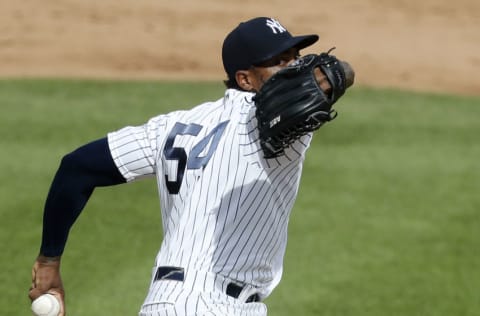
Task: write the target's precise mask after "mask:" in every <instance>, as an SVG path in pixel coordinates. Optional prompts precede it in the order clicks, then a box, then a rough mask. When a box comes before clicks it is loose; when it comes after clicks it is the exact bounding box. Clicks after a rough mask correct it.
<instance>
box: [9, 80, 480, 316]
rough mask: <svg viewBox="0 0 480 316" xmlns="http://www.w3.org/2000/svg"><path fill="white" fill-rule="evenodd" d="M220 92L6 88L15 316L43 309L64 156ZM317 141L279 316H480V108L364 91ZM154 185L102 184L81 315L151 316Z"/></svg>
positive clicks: (70, 298) (344, 105) (83, 270)
mask: <svg viewBox="0 0 480 316" xmlns="http://www.w3.org/2000/svg"><path fill="white" fill-rule="evenodd" d="M222 92H223V87H222V86H221V85H220V84H213V83H206V84H195V83H181V84H180V83H160V82H99V81H47V80H43V81H36V80H18V81H7V80H3V81H0V134H1V139H0V144H1V150H2V154H1V155H0V166H1V167H0V168H1V178H2V185H1V187H0V201H1V208H0V223H1V225H2V229H1V231H0V238H1V244H2V254H3V256H2V260H1V263H0V265H1V266H0V267H1V269H0V271H1V274H0V286H1V293H2V295H1V296H0V314H1V315H29V313H30V312H29V308H30V305H29V300H28V298H27V291H28V288H29V286H30V269H31V265H32V263H33V261H34V258H35V256H36V254H37V251H38V247H39V240H40V236H41V218H42V207H43V203H44V200H45V196H46V194H47V191H48V188H49V185H50V181H51V180H52V177H53V174H54V172H55V170H56V168H57V166H58V161H59V160H60V159H61V157H62V156H63V154H65V153H67V152H68V151H71V150H73V149H75V148H76V147H77V146H79V145H81V144H83V143H85V142H87V141H90V140H93V139H96V138H100V137H103V136H104V135H105V134H106V133H107V132H108V131H111V130H115V129H118V128H120V127H123V126H124V125H137V124H141V123H143V122H144V121H145V120H146V119H148V118H149V117H151V116H153V115H156V114H159V113H164V112H167V111H170V110H174V109H180V108H182V109H183V108H190V107H192V106H193V105H196V104H198V103H200V102H203V101H207V100H212V99H216V98H218V97H220V96H221V94H222ZM337 109H338V111H339V112H340V115H339V117H338V118H337V120H336V121H334V122H332V123H331V124H329V125H327V126H325V127H323V128H322V129H321V130H320V131H319V132H317V133H316V135H315V138H314V141H313V144H312V147H311V149H310V151H309V154H308V157H307V159H306V162H305V167H304V176H303V178H302V184H301V187H300V193H299V196H298V200H297V203H296V206H295V208H294V211H293V215H292V217H291V220H290V239H289V244H288V249H287V254H286V258H285V270H284V277H283V280H282V282H281V283H280V286H279V287H278V288H277V289H276V291H275V292H274V294H273V295H272V296H271V297H270V298H268V300H267V302H266V303H267V304H268V306H269V311H270V313H269V314H270V315H272V316H286V315H336V316H337V315H338V316H344V315H345V316H347V315H348V316H350V315H351V316H367V315H368V316H376V315H378V316H386V315H389V316H395V315H402V316H403V315H405V316H407V315H408V316H415V315H419V316H420V315H422V316H440V315H442V316H443V315H444V316H452V315H455V316H459V315H462V316H475V315H480V294H479V293H480V269H479V267H480V252H479V249H480V213H479V212H480V194H479V192H480V181H479V180H480V168H479V157H480V143H479V140H478V138H479V136H480V99H479V98H474V97H457V96H447V95H445V96H442V95H430V94H414V93H409V92H401V91H389V90H372V89H361V88H354V89H353V90H351V91H350V93H348V94H347V95H346V96H345V97H344V99H342V100H341V101H339V103H338V104H337ZM160 225H161V223H160V214H159V209H158V201H157V194H156V188H155V183H154V182H153V181H151V180H146V181H143V182H137V183H134V184H128V185H123V186H118V187H115V188H102V189H98V190H97V191H96V192H95V194H94V195H93V197H92V198H91V200H90V203H89V204H88V206H87V208H86V209H85V211H84V213H83V214H82V216H81V217H80V219H79V220H78V222H77V224H76V225H75V227H74V229H73V230H72V232H71V234H70V240H69V243H68V246H67V250H66V252H65V255H64V259H63V263H62V264H63V267H62V269H63V278H64V283H65V286H66V291H67V304H68V305H67V307H68V312H69V315H71V316H87V315H88V316H91V315H136V313H137V311H138V308H139V306H140V304H141V302H142V300H143V298H144V296H145V294H146V291H147V285H148V281H149V277H150V270H151V266H152V264H153V259H154V256H155V254H156V251H157V249H158V247H159V245H160V242H161V231H160V229H159V228H160Z"/></svg>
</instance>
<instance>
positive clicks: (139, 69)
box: [0, 0, 480, 95]
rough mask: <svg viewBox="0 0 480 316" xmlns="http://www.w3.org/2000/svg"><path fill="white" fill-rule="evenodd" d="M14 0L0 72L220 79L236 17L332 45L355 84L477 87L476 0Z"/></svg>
mask: <svg viewBox="0 0 480 316" xmlns="http://www.w3.org/2000/svg"><path fill="white" fill-rule="evenodd" d="M324 5H327V2H326V1H325V2H323V1H318V0H297V1H294V2H292V1H286V0H270V1H257V0H243V1H231V0H203V1H195V0H177V1H163V0H155V1H153V0H151V1H147V0H136V1H127V0H102V1H94V0H62V1H59V0H44V1H38V0H22V1H2V2H1V4H0V30H1V32H0V76H1V77H37V76H41V77H82V78H146V79H171V78H173V79H185V78H186V79H202V78H205V79H209V80H222V79H223V78H224V72H223V68H222V64H221V54H220V51H221V44H222V41H223V38H224V36H225V35H226V33H228V31H230V30H231V29H232V28H233V27H235V26H236V25H237V24H238V22H239V21H242V20H245V19H248V18H251V17H254V16H272V17H276V18H277V19H279V20H280V21H281V22H282V23H283V24H285V25H286V26H287V27H288V28H289V30H290V31H291V32H292V33H294V34H299V33H317V34H319V35H320V37H321V39H320V41H319V42H318V44H316V45H314V46H313V47H312V48H309V49H307V50H305V51H304V53H305V52H320V51H323V50H327V49H329V48H330V47H332V46H336V47H337V49H336V51H335V55H337V56H338V57H339V58H342V59H345V60H348V61H350V62H351V64H352V65H353V66H354V68H355V70H356V72H357V84H359V85H369V86H382V87H396V88H405V89H415V90H420V91H433V92H443V91H447V92H453V93H464V94H475V95H480V75H479V74H480V1H478V0H456V1H452V0H363V1H358V0H339V1H329V2H328V8H322V6H324Z"/></svg>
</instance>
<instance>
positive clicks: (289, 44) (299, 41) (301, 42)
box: [253, 34, 319, 64]
mask: <svg viewBox="0 0 480 316" xmlns="http://www.w3.org/2000/svg"><path fill="white" fill-rule="evenodd" d="M318 39H319V37H318V35H316V34H310V35H301V36H294V37H292V38H290V39H289V40H288V41H285V42H283V43H282V45H281V46H279V47H277V48H276V49H274V50H273V51H271V52H270V54H269V55H268V56H265V57H263V58H262V59H261V60H256V61H255V62H254V63H253V64H260V63H263V62H265V61H267V60H269V59H270V58H273V57H275V56H277V55H279V54H281V53H283V52H284V51H286V50H288V49H290V48H293V47H296V48H298V49H299V50H300V49H304V48H306V47H308V46H310V45H312V44H314V43H315V42H317V41H318Z"/></svg>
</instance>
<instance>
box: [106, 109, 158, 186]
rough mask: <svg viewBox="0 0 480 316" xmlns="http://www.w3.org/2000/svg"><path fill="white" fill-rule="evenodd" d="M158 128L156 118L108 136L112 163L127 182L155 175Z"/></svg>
mask: <svg viewBox="0 0 480 316" xmlns="http://www.w3.org/2000/svg"><path fill="white" fill-rule="evenodd" d="M158 128H159V127H158V118H154V119H151V120H150V121H148V122H147V123H146V124H144V125H141V126H127V127H124V128H122V129H120V130H118V131H115V132H112V133H109V134H108V145H109V148H110V152H111V155H112V158H113V161H114V162H115V165H116V166H117V168H118V170H119V171H120V173H121V174H122V176H123V177H124V178H125V179H126V180H127V181H128V182H130V181H134V180H138V179H141V178H145V177H151V176H154V175H155V173H156V157H157V143H156V139H157V130H158Z"/></svg>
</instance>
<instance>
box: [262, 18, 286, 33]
mask: <svg viewBox="0 0 480 316" xmlns="http://www.w3.org/2000/svg"><path fill="white" fill-rule="evenodd" d="M267 26H269V27H270V28H271V29H272V32H273V34H277V33H283V32H286V31H287V29H285V28H284V27H283V26H282V25H281V24H280V22H278V21H277V20H275V19H267Z"/></svg>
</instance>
